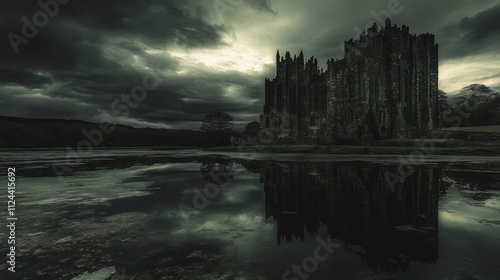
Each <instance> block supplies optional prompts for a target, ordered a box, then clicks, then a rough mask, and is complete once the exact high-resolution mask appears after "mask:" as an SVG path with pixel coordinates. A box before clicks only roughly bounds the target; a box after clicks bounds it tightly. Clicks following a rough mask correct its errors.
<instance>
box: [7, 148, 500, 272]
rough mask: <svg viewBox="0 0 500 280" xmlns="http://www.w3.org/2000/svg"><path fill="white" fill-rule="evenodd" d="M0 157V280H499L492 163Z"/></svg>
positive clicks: (131, 154) (45, 153) (197, 155)
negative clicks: (11, 170) (2, 186)
mask: <svg viewBox="0 0 500 280" xmlns="http://www.w3.org/2000/svg"><path fill="white" fill-rule="evenodd" d="M0 156H1V157H0V165H1V166H2V167H5V168H2V170H6V167H7V166H15V167H16V169H17V184H16V186H17V190H16V191H17V192H16V201H17V205H16V206H17V207H16V208H17V209H16V210H17V216H18V219H19V221H18V223H17V232H16V234H17V241H16V243H17V246H16V248H17V253H18V256H17V260H16V261H17V262H16V271H17V272H16V273H15V274H10V273H9V274H7V264H6V263H2V264H1V265H0V269H1V270H0V278H1V279H77V280H80V279H186V280H187V279H221V280H222V279H290V280H297V279H311V280H314V279H499V278H498V277H499V276H498V275H500V274H499V273H500V253H499V252H500V158H493V157H437V156H436V157H427V158H425V159H422V160H421V164H418V165H415V166H412V168H411V169H409V168H408V166H403V167H402V166H401V165H400V164H399V158H398V157H396V156H352V155H345V156H335V155H275V154H262V155H258V156H253V157H252V156H251V155H248V154H237V153H235V154H232V153H219V154H213V153H208V152H203V151H197V150H184V151H174V150H160V149H116V150H97V151H94V153H93V154H91V155H89V156H88V157H85V158H80V159H79V162H77V163H76V164H75V162H73V163H72V164H71V165H68V164H70V163H71V162H72V161H71V160H74V158H68V156H67V152H66V151H64V150H35V151H21V150H19V151H0ZM54 166H56V167H57V169H58V170H60V169H61V168H64V167H66V169H64V170H65V172H64V174H63V175H64V176H62V177H61V178H58V177H57V176H55V174H54V169H53V167H54ZM401 168H403V171H404V173H405V174H404V176H402V178H398V179H397V180H396V181H390V180H387V174H401V171H400V169H401ZM387 172H391V173H387ZM5 196H6V195H5ZM4 200H6V199H4ZM4 205H5V204H4ZM0 237H1V240H2V243H1V244H0V250H1V252H6V251H7V242H6V238H7V233H6V231H5V230H4V231H2V232H1V233H0ZM326 244H334V245H335V246H334V247H328V245H326ZM2 275H3V276H2ZM4 276H8V277H9V278H4ZM13 276H14V277H13Z"/></svg>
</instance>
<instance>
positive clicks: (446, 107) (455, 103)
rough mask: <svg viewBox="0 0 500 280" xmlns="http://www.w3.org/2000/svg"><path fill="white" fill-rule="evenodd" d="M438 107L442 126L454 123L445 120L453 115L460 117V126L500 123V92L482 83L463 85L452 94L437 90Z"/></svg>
mask: <svg viewBox="0 0 500 280" xmlns="http://www.w3.org/2000/svg"><path fill="white" fill-rule="evenodd" d="M439 107H440V111H441V115H442V116H441V121H442V126H443V127H450V126H453V125H454V123H453V122H449V121H447V119H450V118H451V117H453V116H454V115H459V116H460V117H461V120H462V121H461V122H460V123H461V126H486V125H500V94H499V93H498V92H495V91H494V90H493V89H492V88H490V87H487V86H485V85H482V84H473V85H470V86H467V87H464V88H462V89H461V90H460V91H459V93H458V94H457V95H454V96H449V95H448V94H446V93H445V92H443V91H439Z"/></svg>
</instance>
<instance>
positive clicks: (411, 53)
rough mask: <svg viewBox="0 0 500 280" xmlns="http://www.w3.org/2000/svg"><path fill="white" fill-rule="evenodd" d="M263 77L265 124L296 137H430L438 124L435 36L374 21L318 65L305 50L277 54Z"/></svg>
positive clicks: (328, 139) (283, 135)
mask: <svg viewBox="0 0 500 280" xmlns="http://www.w3.org/2000/svg"><path fill="white" fill-rule="evenodd" d="M276 64H277V74H276V77H275V78H274V79H273V80H269V79H266V81H265V102H266V103H265V105H264V114H263V115H262V116H261V123H262V127H263V128H272V129H273V131H276V132H277V137H278V138H279V139H283V140H288V141H292V142H335V141H342V140H366V139H389V138H391V139H402V138H415V137H425V136H427V135H429V133H430V132H431V130H432V129H433V128H434V127H436V125H437V124H438V123H439V111H438V102H437V96H438V95H437V92H438V46H437V44H435V43H434V36H433V35H431V34H421V35H418V36H417V35H415V34H410V33H409V28H408V27H406V26H402V27H401V28H399V27H397V26H396V25H394V26H393V25H391V21H390V20H387V21H386V25H385V27H384V28H381V29H379V27H378V26H377V25H376V24H374V25H373V26H372V27H371V28H369V29H368V31H367V32H365V33H363V34H361V36H360V38H359V39H358V40H356V41H354V40H352V39H351V40H349V41H347V42H345V56H344V58H343V59H331V60H328V61H327V69H326V70H325V71H323V69H321V70H320V69H319V68H318V61H317V59H315V58H314V57H312V58H311V59H308V60H307V61H305V60H304V56H303V53H302V52H301V53H300V55H299V56H298V57H294V58H291V56H290V53H289V52H287V53H286V55H285V57H280V55H279V52H278V54H277V58H276Z"/></svg>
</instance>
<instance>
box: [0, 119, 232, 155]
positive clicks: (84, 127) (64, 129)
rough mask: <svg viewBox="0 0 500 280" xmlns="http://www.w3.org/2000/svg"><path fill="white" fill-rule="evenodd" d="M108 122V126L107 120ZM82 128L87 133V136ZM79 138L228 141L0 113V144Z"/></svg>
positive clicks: (67, 142) (147, 142) (37, 144)
mask: <svg viewBox="0 0 500 280" xmlns="http://www.w3.org/2000/svg"><path fill="white" fill-rule="evenodd" d="M108 125H109V126H111V124H108ZM84 131H86V132H88V133H87V134H90V135H91V136H90V137H87V136H86V135H85V134H84ZM100 133H102V135H103V136H102V140H101V137H99V134H100ZM88 138H92V140H90V139H88ZM99 140H100V141H99ZM82 141H83V142H84V141H88V142H86V143H85V144H82V145H88V143H91V144H92V146H93V147H97V146H98V147H143V146H195V147H215V146H227V145H230V139H229V136H227V135H213V134H207V133H203V132H198V131H192V130H173V129H155V128H134V127H131V126H125V125H115V126H114V130H113V131H112V132H111V133H107V134H106V133H103V131H102V130H101V128H100V124H98V123H91V122H85V121H80V120H62V119H31V118H16V117H6V116H0V148H55V147H67V146H71V147H76V146H77V145H78V144H79V143H80V144H81V143H83V142H82Z"/></svg>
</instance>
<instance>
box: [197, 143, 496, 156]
mask: <svg viewBox="0 0 500 280" xmlns="http://www.w3.org/2000/svg"><path fill="white" fill-rule="evenodd" d="M204 150H205V151H212V152H247V151H256V152H258V153H277V154H281V153H292V154H293V153H311V154H361V155H370V154H374V155H461V156H464V155H470V156H500V146H498V147H497V146H462V147H429V146H424V147H418V146H347V145H335V146H334V145H332V146H330V147H328V146H321V145H272V146H244V147H243V148H240V147H238V146H225V147H214V148H209V149H204Z"/></svg>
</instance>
